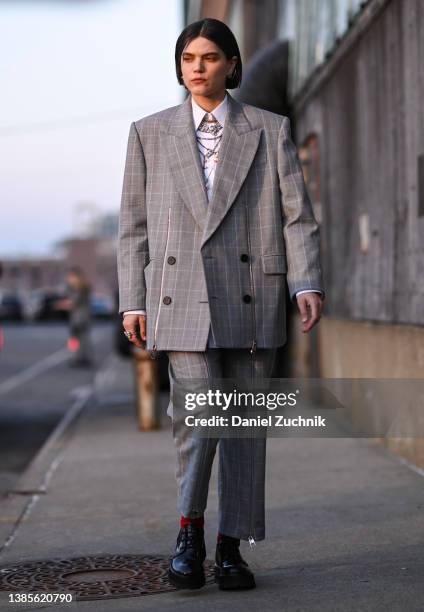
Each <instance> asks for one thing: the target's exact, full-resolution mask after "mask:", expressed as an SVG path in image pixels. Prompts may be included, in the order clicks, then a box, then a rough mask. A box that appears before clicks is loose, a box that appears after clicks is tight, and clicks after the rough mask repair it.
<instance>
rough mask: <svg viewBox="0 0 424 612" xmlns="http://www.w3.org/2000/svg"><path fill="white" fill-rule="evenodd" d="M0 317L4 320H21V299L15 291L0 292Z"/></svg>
mask: <svg viewBox="0 0 424 612" xmlns="http://www.w3.org/2000/svg"><path fill="white" fill-rule="evenodd" d="M0 319H1V320H3V321H5V320H9V321H22V319H23V309H22V301H21V299H20V297H19V296H18V295H16V294H15V293H6V292H4V293H1V294H0Z"/></svg>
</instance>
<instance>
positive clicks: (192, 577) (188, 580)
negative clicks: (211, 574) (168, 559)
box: [168, 568, 206, 589]
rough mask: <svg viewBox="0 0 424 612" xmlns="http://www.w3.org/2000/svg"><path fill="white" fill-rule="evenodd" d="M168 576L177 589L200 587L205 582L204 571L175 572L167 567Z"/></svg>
mask: <svg viewBox="0 0 424 612" xmlns="http://www.w3.org/2000/svg"><path fill="white" fill-rule="evenodd" d="M168 578H169V582H170V583H171V584H172V585H173V586H174V587H176V588H177V589H201V588H202V587H203V586H205V583H206V580H205V572H204V571H202V572H200V573H198V574H177V573H176V572H174V571H173V570H172V569H171V568H169V569H168Z"/></svg>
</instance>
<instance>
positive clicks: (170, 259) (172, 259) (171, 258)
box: [168, 255, 177, 266]
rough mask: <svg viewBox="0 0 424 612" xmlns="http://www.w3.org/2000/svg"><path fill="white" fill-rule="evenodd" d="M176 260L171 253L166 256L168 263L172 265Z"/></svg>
mask: <svg viewBox="0 0 424 612" xmlns="http://www.w3.org/2000/svg"><path fill="white" fill-rule="evenodd" d="M176 261H177V260H176V259H175V257H173V256H172V255H170V256H169V257H168V263H169V264H170V265H171V266H172V265H173V264H174V263H175V262H176Z"/></svg>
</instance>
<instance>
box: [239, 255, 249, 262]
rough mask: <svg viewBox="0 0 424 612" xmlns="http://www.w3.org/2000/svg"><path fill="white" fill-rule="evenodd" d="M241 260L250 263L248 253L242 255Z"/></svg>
mask: <svg viewBox="0 0 424 612" xmlns="http://www.w3.org/2000/svg"><path fill="white" fill-rule="evenodd" d="M240 259H241V260H242V261H249V255H246V253H243V254H242V255H240Z"/></svg>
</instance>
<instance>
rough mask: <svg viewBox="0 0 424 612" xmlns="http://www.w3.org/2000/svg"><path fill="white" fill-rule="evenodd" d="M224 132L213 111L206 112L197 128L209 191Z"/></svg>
mask: <svg viewBox="0 0 424 612" xmlns="http://www.w3.org/2000/svg"><path fill="white" fill-rule="evenodd" d="M222 133H223V126H222V125H221V124H220V123H219V121H218V120H217V119H216V118H215V116H214V115H213V113H205V116H204V117H203V119H202V121H201V123H200V125H199V127H198V128H197V132H196V138H197V142H198V145H199V152H200V158H201V161H202V167H203V174H204V176H205V184H206V189H207V190H208V193H209V191H210V189H211V188H212V180H213V172H214V170H215V166H216V164H217V163H218V149H219V145H220V143H221V138H222Z"/></svg>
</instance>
